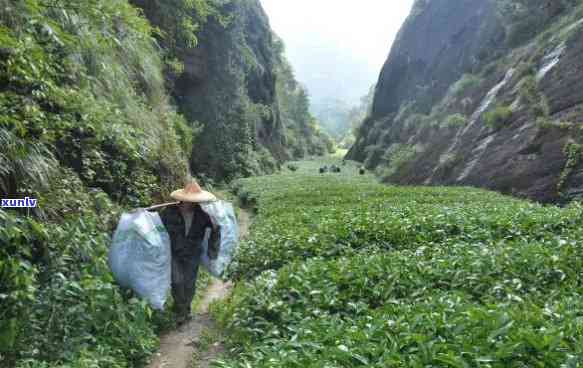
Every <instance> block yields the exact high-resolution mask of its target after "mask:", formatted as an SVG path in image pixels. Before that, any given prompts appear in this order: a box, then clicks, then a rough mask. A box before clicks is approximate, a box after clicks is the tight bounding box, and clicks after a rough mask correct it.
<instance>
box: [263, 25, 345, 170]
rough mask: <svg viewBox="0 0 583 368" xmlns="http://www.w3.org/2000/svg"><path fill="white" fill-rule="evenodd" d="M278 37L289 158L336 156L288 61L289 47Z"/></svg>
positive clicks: (278, 88) (278, 87)
mask: <svg viewBox="0 0 583 368" xmlns="http://www.w3.org/2000/svg"><path fill="white" fill-rule="evenodd" d="M275 37H276V41H275V53H276V55H277V58H276V61H277V62H276V75H277V81H276V92H277V95H278V97H279V110H280V113H281V119H282V121H283V125H284V132H285V134H284V147H285V149H286V150H287V153H288V155H289V157H291V158H293V159H302V158H305V157H307V156H322V155H325V154H328V153H333V152H334V150H335V148H334V142H333V141H332V139H331V138H330V136H329V135H328V134H327V133H325V132H324V131H322V130H321V128H320V126H319V124H318V122H317V121H316V118H315V117H314V116H313V115H312V113H311V112H310V98H309V96H308V92H307V91H306V89H305V88H304V87H303V86H302V85H301V84H300V83H298V82H297V81H296V79H295V76H294V72H293V69H292V67H291V65H290V64H289V62H288V60H287V59H286V57H285V45H284V43H283V41H282V40H281V39H279V38H277V36H275Z"/></svg>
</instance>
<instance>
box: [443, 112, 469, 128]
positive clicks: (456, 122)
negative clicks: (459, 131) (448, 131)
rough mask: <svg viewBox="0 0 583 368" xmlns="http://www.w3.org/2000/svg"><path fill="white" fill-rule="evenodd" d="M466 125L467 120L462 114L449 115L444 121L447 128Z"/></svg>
mask: <svg viewBox="0 0 583 368" xmlns="http://www.w3.org/2000/svg"><path fill="white" fill-rule="evenodd" d="M467 124H468V118H467V117H466V116H465V115H462V114H453V115H449V116H448V117H447V118H446V119H445V126H446V127H448V128H458V127H461V126H465V125H467Z"/></svg>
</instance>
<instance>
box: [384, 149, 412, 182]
mask: <svg viewBox="0 0 583 368" xmlns="http://www.w3.org/2000/svg"><path fill="white" fill-rule="evenodd" d="M419 150H420V149H419V148H418V147H416V146H411V145H406V144H399V143H395V144H392V145H391V146H390V147H389V148H388V149H387V150H386V152H385V154H384V155H383V157H382V158H381V169H380V170H379V176H380V177H381V178H382V179H383V180H388V179H389V178H390V177H391V176H393V175H395V174H396V173H398V172H399V170H400V169H401V168H402V167H403V166H405V165H406V164H408V163H410V162H412V161H413V160H414V159H415V156H416V155H417V153H418V151H419Z"/></svg>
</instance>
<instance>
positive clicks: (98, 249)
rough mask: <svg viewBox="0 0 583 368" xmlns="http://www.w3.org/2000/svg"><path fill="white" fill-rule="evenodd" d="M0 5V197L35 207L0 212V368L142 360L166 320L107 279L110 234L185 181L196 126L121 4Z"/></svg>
mask: <svg viewBox="0 0 583 368" xmlns="http://www.w3.org/2000/svg"><path fill="white" fill-rule="evenodd" d="M0 9H1V12H0V14H1V15H0V40H1V42H2V48H1V49H0V85H2V89H1V90H0V145H2V147H3V149H2V152H1V153H0V166H1V169H0V187H1V190H0V192H1V193H0V194H2V197H6V196H10V197H23V196H24V195H28V196H31V197H33V198H36V199H38V201H39V208H37V209H35V210H33V211H31V213H30V214H26V213H24V211H18V210H10V211H0V300H2V302H1V303H0V321H1V322H0V366H7V367H18V368H21V367H22V368H24V367H114V368H115V367H119V368H127V367H137V366H141V365H142V364H143V363H144V361H145V360H146V358H147V357H148V356H149V355H150V354H151V352H152V351H153V350H154V349H155V348H156V345H157V337H156V334H155V332H156V330H157V329H159V326H158V325H160V324H162V323H163V321H164V320H165V319H164V316H161V315H158V314H157V313H154V312H153V311H152V310H151V309H150V308H149V307H147V306H146V305H145V303H144V302H141V301H138V300H137V299H135V298H134V297H133V296H132V295H129V294H128V293H127V292H126V291H122V290H120V289H119V288H118V287H117V286H116V285H115V283H114V282H113V279H112V277H111V274H110V272H109V268H108V266H107V262H106V259H107V250H108V245H109V243H110V237H109V234H110V233H111V231H112V230H113V228H114V226H115V224H116V222H117V220H118V218H119V215H120V212H121V208H120V204H121V205H123V206H132V207H133V206H143V205H147V204H150V203H152V201H153V200H154V199H153V198H155V197H162V196H163V194H165V193H167V191H168V190H169V189H171V188H175V187H176V185H175V183H176V182H177V181H180V182H182V180H180V177H181V176H184V175H185V174H186V171H187V160H186V152H185V151H186V150H189V149H190V147H191V145H192V143H191V140H190V138H189V137H192V136H193V135H195V134H196V131H195V129H193V128H191V127H189V126H188V125H187V124H186V123H185V121H184V118H182V117H181V116H180V115H178V114H177V113H176V112H174V111H173V109H172V108H171V106H170V105H169V103H168V96H167V93H166V90H165V87H164V78H163V74H162V62H161V59H160V56H159V50H158V47H157V46H156V44H155V42H154V40H153V39H152V38H151V35H152V33H153V29H152V28H151V26H150V25H149V23H148V22H147V21H146V20H145V19H144V18H143V17H142V16H141V15H140V12H139V11H138V10H137V9H136V8H134V7H133V6H131V5H129V4H128V2H127V1H126V0H105V1H98V2H95V1H92V2H90V3H85V2H78V1H65V0H56V1H51V2H50V4H48V3H47V2H44V1H38V0H17V1H12V0H10V1H8V0H0ZM182 134H186V136H185V137H180V136H179V135H182ZM5 301H6V303H5Z"/></svg>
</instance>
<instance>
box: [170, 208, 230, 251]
mask: <svg viewBox="0 0 583 368" xmlns="http://www.w3.org/2000/svg"><path fill="white" fill-rule="evenodd" d="M160 218H161V219H162V223H163V224H164V226H165V227H166V230H167V231H168V234H169V235H170V244H171V247H172V256H173V257H180V258H182V257H195V258H200V256H201V254H202V241H203V239H204V234H205V231H206V229H207V228H210V229H211V235H210V238H209V247H208V255H209V258H211V259H216V258H217V255H218V250H219V241H220V232H219V228H218V227H217V228H213V225H212V222H211V219H210V217H209V215H207V213H206V212H204V211H203V210H202V208H200V206H198V205H197V206H195V207H194V214H193V216H192V224H191V225H190V230H189V231H188V234H187V235H184V230H185V223H184V217H183V216H182V214H181V213H180V210H179V209H178V206H176V205H173V206H168V207H166V208H165V209H163V210H162V211H160Z"/></svg>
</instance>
